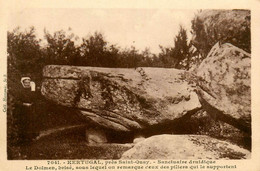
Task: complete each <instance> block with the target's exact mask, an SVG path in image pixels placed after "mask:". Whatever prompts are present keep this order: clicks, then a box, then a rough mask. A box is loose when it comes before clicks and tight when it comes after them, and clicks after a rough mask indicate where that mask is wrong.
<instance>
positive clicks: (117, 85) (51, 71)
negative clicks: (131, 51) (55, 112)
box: [41, 65, 201, 131]
mask: <svg viewBox="0 0 260 171" xmlns="http://www.w3.org/2000/svg"><path fill="white" fill-rule="evenodd" d="M183 72H184V71H181V70H176V69H165V68H137V69H113V68H95V67H75V66H74V67H73V66H57V65H56V66H55V65H49V66H46V67H45V68H44V70H43V77H44V81H43V83H42V90H41V91H42V94H43V95H44V96H45V97H46V98H47V99H49V100H50V101H52V102H55V103H56V104H59V105H62V106H66V107H70V108H74V109H75V110H77V111H80V113H81V115H82V116H84V117H85V118H86V119H87V120H88V121H92V122H94V123H96V124H97V125H100V126H102V127H106V128H109V129H113V130H117V131H131V130H136V129H145V128H147V127H149V126H152V125H157V124H164V123H169V122H172V121H176V120H178V119H180V118H182V117H183V116H186V115H189V114H193V113H194V112H195V111H197V110H198V109H200V108H201V104H200V102H199V100H198V97H197V94H196V93H195V92H194V90H193V88H192V87H191V86H190V85H189V84H188V82H187V81H185V80H183V79H182V73H183Z"/></svg>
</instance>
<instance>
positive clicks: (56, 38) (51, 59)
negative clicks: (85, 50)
mask: <svg viewBox="0 0 260 171" xmlns="http://www.w3.org/2000/svg"><path fill="white" fill-rule="evenodd" d="M44 34H45V36H44V37H45V39H46V40H47V46H46V48H45V51H46V59H45V62H46V64H59V65H81V57H80V49H79V47H77V46H76V45H75V42H74V40H73V39H74V38H75V35H74V34H72V33H71V34H68V35H67V34H66V32H65V31H63V30H60V31H56V32H54V34H53V35H51V34H50V33H49V32H48V31H46V30H44ZM75 39H76V38H75Z"/></svg>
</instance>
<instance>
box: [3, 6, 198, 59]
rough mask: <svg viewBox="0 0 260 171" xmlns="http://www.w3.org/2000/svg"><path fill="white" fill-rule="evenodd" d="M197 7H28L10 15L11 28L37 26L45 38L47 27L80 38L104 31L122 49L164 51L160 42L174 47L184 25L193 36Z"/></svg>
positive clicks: (106, 38) (107, 38)
mask: <svg viewBox="0 0 260 171" xmlns="http://www.w3.org/2000/svg"><path fill="white" fill-rule="evenodd" d="M196 12H197V10H172V9H50V8H49V9H47V8H46V9H44V8H40V9H39V8H37V9H33V8H30V9H24V10H21V11H15V12H12V13H10V15H9V17H10V18H9V19H8V21H9V23H8V30H9V31H11V30H13V29H14V28H16V27H17V26H19V27H20V28H21V30H24V29H28V28H29V27H30V26H34V27H35V28H36V34H37V37H38V38H41V39H43V35H44V31H43V30H44V29H46V30H48V31H49V32H50V33H53V32H54V31H58V30H64V31H68V28H71V29H72V30H71V31H70V32H71V33H74V34H75V35H77V36H79V37H80V38H83V37H86V36H88V35H90V34H93V33H94V32H95V31H98V32H101V33H102V34H103V35H104V37H105V40H106V41H108V42H109V43H111V44H117V45H118V46H120V47H121V48H126V47H131V46H135V47H136V48H137V49H138V50H139V51H142V50H144V49H145V48H149V49H150V51H151V52H152V53H156V54H158V53H159V52H160V48H159V45H162V46H164V47H170V46H173V44H174V37H175V35H177V33H178V31H179V26H180V25H182V26H183V27H184V28H186V29H187V30H188V37H190V35H189V34H190V28H191V20H192V18H193V17H194V14H195V13H196Z"/></svg>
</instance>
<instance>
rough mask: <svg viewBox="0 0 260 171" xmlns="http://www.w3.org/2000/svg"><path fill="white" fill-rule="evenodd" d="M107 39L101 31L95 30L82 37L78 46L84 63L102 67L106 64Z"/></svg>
mask: <svg viewBox="0 0 260 171" xmlns="http://www.w3.org/2000/svg"><path fill="white" fill-rule="evenodd" d="M107 44H108V43H107V41H106V40H105V39H104V36H103V35H102V34H101V33H98V32H95V33H94V35H90V36H89V37H87V38H83V43H82V44H81V46H80V49H81V53H82V55H83V60H84V63H86V64H87V65H89V66H98V67H102V66H105V65H106V62H107V60H106V53H105V52H106V51H107V49H106V48H107V47H106V45H107Z"/></svg>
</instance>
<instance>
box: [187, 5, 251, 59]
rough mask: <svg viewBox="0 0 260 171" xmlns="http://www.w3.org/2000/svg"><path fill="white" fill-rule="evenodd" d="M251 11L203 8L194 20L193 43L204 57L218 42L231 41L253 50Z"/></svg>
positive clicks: (244, 48) (249, 50)
mask: <svg viewBox="0 0 260 171" xmlns="http://www.w3.org/2000/svg"><path fill="white" fill-rule="evenodd" d="M250 20H251V19H250V11H248V10H203V11H200V12H199V13H198V14H196V16H195V17H194V19H193V20H192V21H191V22H192V31H191V33H192V35H193V39H192V41H191V42H192V44H193V45H194V46H195V47H196V48H197V52H198V54H200V55H201V56H202V59H204V58H205V57H206V56H207V54H208V52H209V51H210V49H211V47H212V46H214V44H216V43H217V42H219V43H220V44H223V43H231V44H233V45H235V46H237V47H239V48H242V49H243V50H245V51H247V52H249V53H250V52H251V40H250V36H251V33H250Z"/></svg>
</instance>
